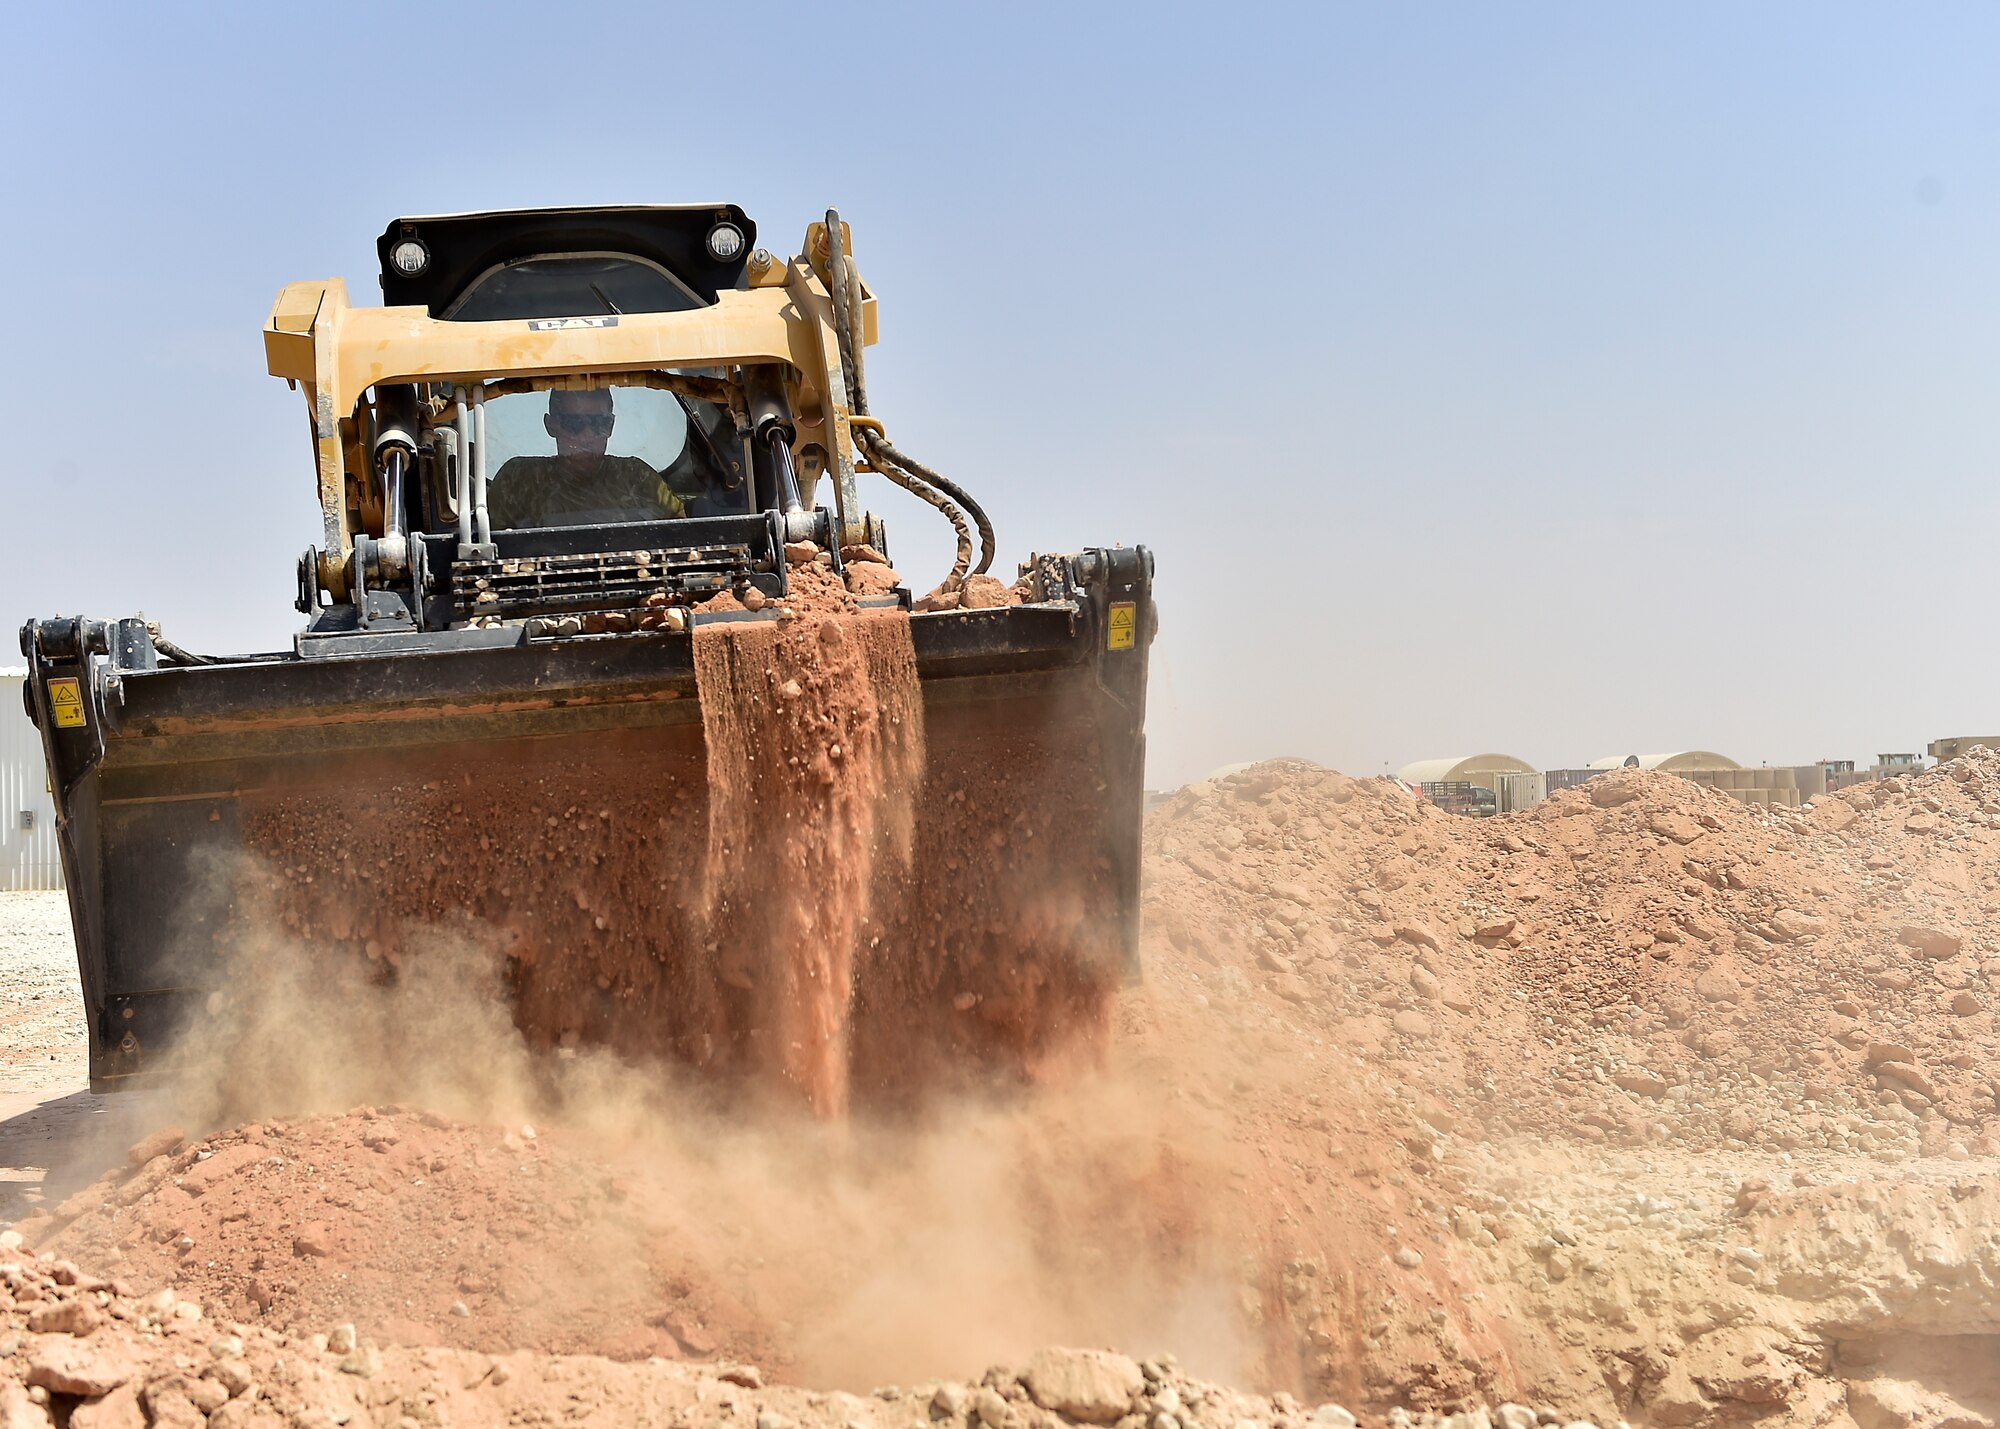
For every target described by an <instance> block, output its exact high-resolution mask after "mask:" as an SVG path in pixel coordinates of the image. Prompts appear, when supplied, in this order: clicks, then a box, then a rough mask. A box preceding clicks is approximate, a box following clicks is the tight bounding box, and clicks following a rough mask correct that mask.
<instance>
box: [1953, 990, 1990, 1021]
mask: <svg viewBox="0 0 2000 1429" xmlns="http://www.w3.org/2000/svg"><path fill="white" fill-rule="evenodd" d="M1951 1010H1952V1013H1953V1015H1954V1016H1957V1017H1977V1016H1978V1015H1979V1014H1980V1013H1982V1012H1984V1011H1985V1010H1986V1008H1985V1006H1984V1004H1982V1003H1981V1002H1980V1001H1979V998H1978V996H1977V995H1976V994H1974V993H1971V992H1968V991H1964V990H1960V991H1958V992H1955V993H1953V994H1952V995H1951Z"/></svg>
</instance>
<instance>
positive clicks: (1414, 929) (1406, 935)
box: [1396, 923, 1444, 952]
mask: <svg viewBox="0 0 2000 1429" xmlns="http://www.w3.org/2000/svg"><path fill="white" fill-rule="evenodd" d="M1396 936H1397V937H1398V938H1399V939H1401V940H1402V941H1403V942H1405V943H1414V944H1415V945H1416V946H1417V947H1420V948H1429V949H1430V950H1431V951H1432V952H1438V951H1440V950H1441V949H1442V947H1443V946H1444V945H1443V943H1442V942H1441V941H1440V940H1439V938H1438V935H1437V934H1436V933H1433V932H1432V931H1431V930H1430V929H1429V928H1426V927H1424V926H1423V925H1421V924H1418V923H1402V924H1398V925H1397V928H1396Z"/></svg>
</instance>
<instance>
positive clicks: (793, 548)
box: [785, 541, 819, 566]
mask: <svg viewBox="0 0 2000 1429" xmlns="http://www.w3.org/2000/svg"><path fill="white" fill-rule="evenodd" d="M818 555H819V547H818V546H816V545H814V544H813V543H812V542H811V541H787V542H785V564H786V565H791V566H804V565H810V564H811V563H812V561H813V559H814V558H815V557H817V556H818Z"/></svg>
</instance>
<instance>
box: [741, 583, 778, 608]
mask: <svg viewBox="0 0 2000 1429" xmlns="http://www.w3.org/2000/svg"><path fill="white" fill-rule="evenodd" d="M737 599H738V600H740V601H741V602H742V603H743V608H744V609H745V610H762V609H763V608H764V607H765V606H767V605H769V604H770V603H771V597H769V596H768V595H765V594H764V592H762V591H761V590H759V589H757V587H755V586H746V587H744V590H743V594H742V595H740V596H738V597H737Z"/></svg>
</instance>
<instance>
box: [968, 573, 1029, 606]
mask: <svg viewBox="0 0 2000 1429" xmlns="http://www.w3.org/2000/svg"><path fill="white" fill-rule="evenodd" d="M1011 594H1012V593H1011V592H1010V591H1009V590H1008V589H1007V587H1006V586H1004V585H1002V584H1001V583H1000V581H999V580H998V579H997V578H996V577H994V576H967V577H966V578H965V584H963V585H961V586H960V587H959V588H958V603H959V606H960V607H961V608H962V609H965V610H997V609H999V608H1000V607H1001V606H1003V605H1013V604H1016V602H1015V601H1014V600H1012V599H1010V596H1011Z"/></svg>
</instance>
